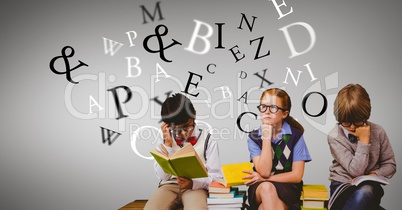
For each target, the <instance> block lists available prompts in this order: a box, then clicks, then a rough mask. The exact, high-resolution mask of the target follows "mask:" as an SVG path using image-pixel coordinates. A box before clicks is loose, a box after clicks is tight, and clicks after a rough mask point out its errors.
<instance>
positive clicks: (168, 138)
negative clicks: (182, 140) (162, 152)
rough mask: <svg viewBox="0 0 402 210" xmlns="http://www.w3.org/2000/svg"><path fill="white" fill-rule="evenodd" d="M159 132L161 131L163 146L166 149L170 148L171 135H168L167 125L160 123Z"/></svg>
mask: <svg viewBox="0 0 402 210" xmlns="http://www.w3.org/2000/svg"><path fill="white" fill-rule="evenodd" d="M161 130H162V134H163V139H164V140H165V141H164V144H165V145H166V146H168V147H172V144H173V139H172V135H171V134H170V127H169V125H168V124H166V123H162V126H161Z"/></svg>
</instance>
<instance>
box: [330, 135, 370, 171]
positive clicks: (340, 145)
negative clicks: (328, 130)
mask: <svg viewBox="0 0 402 210" xmlns="http://www.w3.org/2000/svg"><path fill="white" fill-rule="evenodd" d="M347 141H349V140H347V139H346V138H345V137H342V136H341V135H338V136H332V135H328V144H329V148H330V150H331V154H332V156H333V158H334V159H335V161H336V162H338V163H339V164H340V165H341V166H342V167H343V168H344V169H345V170H346V171H347V172H348V173H349V175H350V176H351V177H350V178H353V177H357V176H361V175H364V172H365V169H366V168H367V166H368V161H369V152H370V145H368V144H364V143H362V142H358V143H357V147H356V151H354V154H353V150H352V148H351V146H349V142H347Z"/></svg>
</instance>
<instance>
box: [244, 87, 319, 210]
mask: <svg viewBox="0 0 402 210" xmlns="http://www.w3.org/2000/svg"><path fill="white" fill-rule="evenodd" d="M257 108H258V110H259V111H260V116H261V121H262V124H261V126H260V127H259V129H258V130H255V131H252V132H251V133H250V135H249V136H248V139H247V143H248V149H249V152H250V159H251V161H252V162H253V164H254V171H247V173H248V174H249V176H246V177H245V178H250V181H248V182H246V183H245V184H246V185H248V186H249V189H248V195H249V196H248V197H249V204H250V207H251V209H264V210H268V209H272V210H281V209H300V194H301V190H302V186H303V181H302V178H303V173H304V164H305V162H309V161H311V157H310V154H309V151H308V149H307V146H306V144H305V141H304V138H303V132H304V129H303V127H302V126H301V125H300V124H299V123H298V122H297V121H296V120H295V119H293V118H292V117H291V116H290V115H289V113H290V109H291V100H290V97H289V95H288V94H287V93H286V92H285V91H284V90H282V89H278V88H272V89H268V90H266V91H264V92H263V93H262V95H261V98H260V105H259V106H257Z"/></svg>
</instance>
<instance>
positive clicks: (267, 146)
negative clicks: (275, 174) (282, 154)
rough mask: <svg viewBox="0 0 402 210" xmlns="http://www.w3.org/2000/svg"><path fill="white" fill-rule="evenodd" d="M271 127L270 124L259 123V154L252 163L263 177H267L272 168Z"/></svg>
mask: <svg viewBox="0 0 402 210" xmlns="http://www.w3.org/2000/svg"><path fill="white" fill-rule="evenodd" d="M272 129H273V127H272V125H266V124H263V125H261V130H262V136H261V139H262V149H261V155H260V156H256V157H254V158H253V163H254V167H255V169H256V171H257V172H258V173H259V174H260V175H261V176H262V177H264V178H268V177H269V176H270V175H271V170H272V145H271V138H272Z"/></svg>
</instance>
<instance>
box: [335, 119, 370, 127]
mask: <svg viewBox="0 0 402 210" xmlns="http://www.w3.org/2000/svg"><path fill="white" fill-rule="evenodd" d="M366 122H367V120H363V121H357V122H353V123H351V122H341V123H338V124H341V125H342V126H343V127H350V126H352V124H353V125H355V126H356V127H360V126H363V125H365V124H366Z"/></svg>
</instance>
